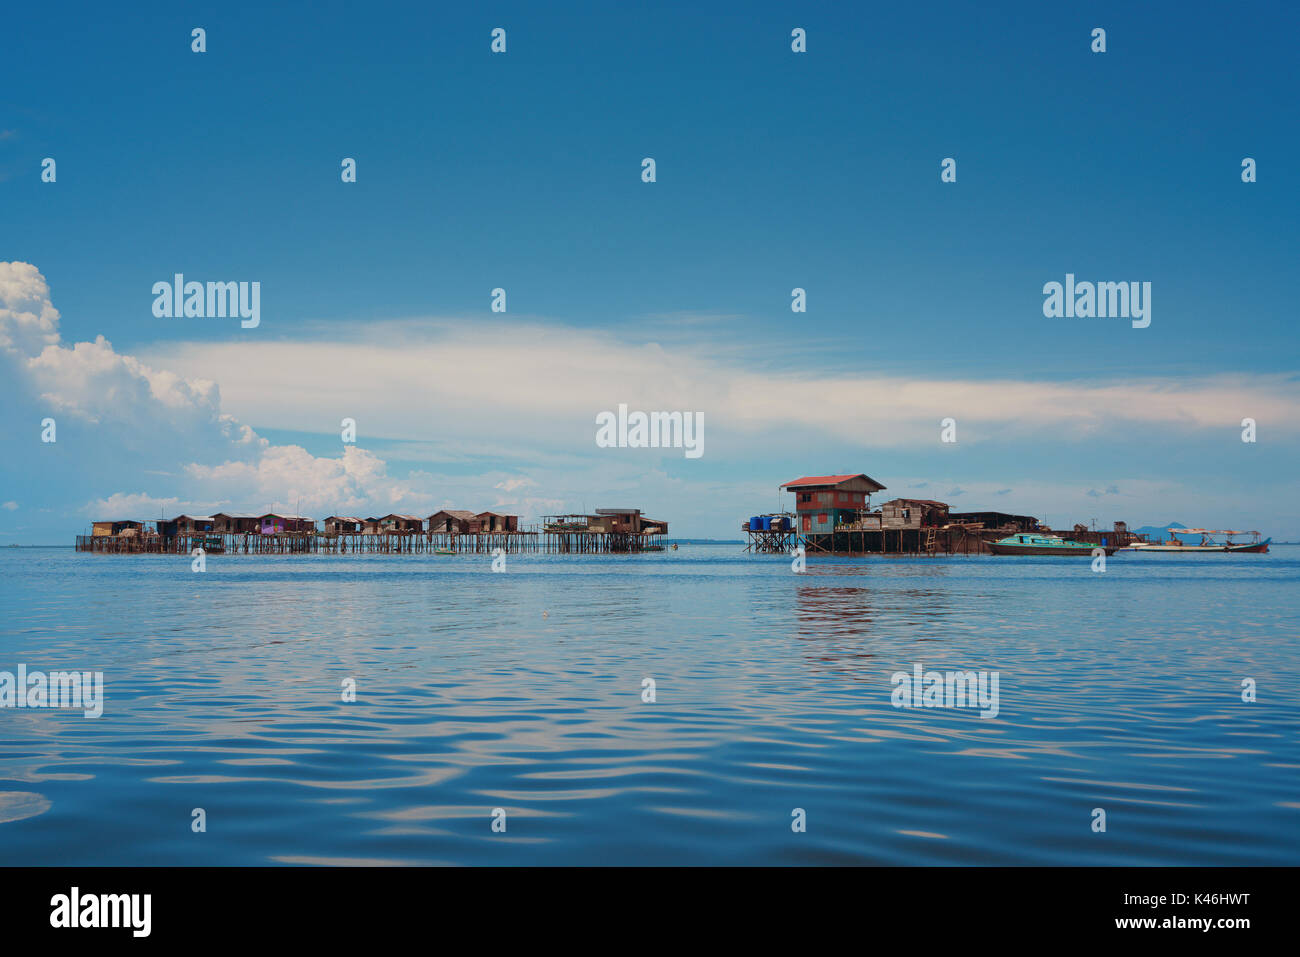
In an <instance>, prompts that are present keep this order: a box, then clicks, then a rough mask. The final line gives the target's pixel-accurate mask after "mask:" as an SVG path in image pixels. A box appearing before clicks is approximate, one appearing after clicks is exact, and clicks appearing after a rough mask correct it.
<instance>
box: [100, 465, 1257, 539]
mask: <svg viewBox="0 0 1300 957" xmlns="http://www.w3.org/2000/svg"><path fill="white" fill-rule="evenodd" d="M778 489H779V491H781V492H784V493H789V494H791V495H792V496H793V497H794V502H793V505H794V508H793V510H792V511H786V510H778V511H775V512H768V513H763V514H757V515H751V516H750V517H749V518H748V519H747V520H746V521H744V522H742V523H741V526H740V528H741V531H742V532H743V533H744V535H745V539H744V544H745V548H744V551H745V552H748V553H751V554H788V553H790V552H792V551H793V550H795V549H796V548H799V547H802V548H804V549H805V551H806V553H807V554H808V555H816V554H824V555H848V556H853V555H931V556H935V555H1013V554H1026V555H1071V554H1073V555H1089V554H1092V553H1093V551H1094V550H1096V549H1100V550H1102V551H1104V552H1105V553H1106V554H1112V553H1114V552H1115V551H1119V550H1125V551H1152V552H1162V551H1173V552H1225V551H1231V552H1256V553H1258V552H1267V551H1268V545H1269V540H1268V539H1265V540H1264V541H1260V539H1259V533H1258V532H1235V531H1230V530H1225V531H1221V532H1220V531H1216V530H1211V529H1185V528H1181V527H1175V528H1170V529H1169V532H1170V538H1169V541H1167V542H1165V541H1160V542H1152V541H1150V540H1149V539H1148V537H1147V535H1145V534H1141V533H1137V532H1131V531H1129V529H1128V526H1127V525H1126V523H1124V522H1119V521H1117V522H1115V523H1114V525H1113V527H1112V528H1110V529H1101V530H1099V529H1096V528H1089V527H1088V526H1086V525H1083V524H1076V525H1075V526H1074V527H1073V528H1072V529H1069V530H1068V531H1067V530H1059V531H1058V530H1053V529H1051V528H1047V527H1045V525H1044V523H1041V522H1039V520H1038V519H1037V518H1035V517H1034V516H1032V515H1017V514H1013V513H1010V512H1000V511H971V512H954V511H952V510H951V508H950V507H949V505H948V504H947V503H945V502H939V501H935V500H932V499H915V498H895V499H891V500H889V501H886V502H883V503H882V504H881V505H880V506H879V507H877V508H873V507H872V504H871V496H872V495H873V494H878V493H879V492H882V491H884V490H885V486H884V485H882V484H881V483H879V482H877V481H876V480H875V479H873V478H871V477H870V476H868V475H865V474H862V473H858V474H856V475H852V474H847V475H812V476H803V477H801V478H797V479H792V480H791V481H789V482H785V483H783V484H782V485H780V486H778ZM90 532H91V533H90V534H89V535H78V536H77V544H76V547H77V550H78V551H83V552H96V553H101V554H148V553H163V554H167V553H171V554H189V553H190V552H191V551H192V550H193V549H195V548H202V549H204V551H206V552H209V553H214V554H222V553H227V554H239V553H243V554H308V553H311V554H315V553H326V554H329V553H338V554H347V553H352V554H356V553H382V554H422V553H432V554H443V555H453V554H458V553H480V552H495V551H496V550H498V549H500V550H501V551H503V552H528V551H535V552H554V553H567V554H589V553H593V554H594V553H634V552H657V551H663V550H664V548H665V545H666V540H667V535H668V523H667V522H666V521H661V520H657V519H651V518H648V517H647V516H645V515H643V514H642V512H641V510H640V509H637V508H598V509H596V510H595V512H593V513H591V514H560V515H545V516H543V517H542V521H541V522H540V523H537V524H533V525H524V524H521V523H520V520H519V516H518V515H511V514H505V513H501V512H494V511H485V512H472V511H468V510H464V509H442V510H440V511H437V512H434V513H433V514H432V515H429V516H427V517H424V518H422V517H420V516H416V515H403V514H397V513H393V514H389V515H385V516H382V517H379V518H373V517H371V518H360V517H356V516H347V515H331V516H329V517H328V518H326V519H325V520H324V522H323V527H318V526H317V523H316V520H315V519H313V518H310V517H307V516H303V515H297V514H288V513H280V512H267V513H264V514H244V513H233V512H217V513H214V514H212V515H177V516H176V517H174V518H170V519H159V520H157V521H153V522H148V521H143V520H138V519H104V520H100V521H95V522H93V523H91V529H90ZM1177 534H1199V535H1200V536H1201V542H1200V544H1194V543H1187V542H1184V541H1182V540H1180V539H1178V538H1177V537H1176V536H1177ZM1215 534H1222V535H1225V536H1233V535H1252V536H1253V540H1252V541H1251V542H1249V543H1234V542H1232V540H1231V538H1230V537H1229V538H1227V539H1225V541H1223V542H1219V541H1216V540H1215V539H1213V538H1212V536H1213V535H1215ZM671 547H672V548H676V547H677V546H676V545H672V546H671Z"/></svg>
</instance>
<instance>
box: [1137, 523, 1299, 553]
mask: <svg viewBox="0 0 1300 957" xmlns="http://www.w3.org/2000/svg"><path fill="white" fill-rule="evenodd" d="M1178 535H1200V536H1201V541H1200V543H1199V544H1196V545H1189V544H1188V543H1186V542H1182V541H1179V539H1178ZM1211 535H1224V536H1227V537H1226V539H1225V540H1224V541H1222V542H1216V541H1214V540H1213V539H1212V538H1211V537H1210V536H1211ZM1233 535H1253V536H1254V540H1253V541H1250V542H1234V541H1232V536H1233ZM1272 541H1273V539H1272V538H1266V539H1264V540H1263V541H1262V542H1261V541H1260V540H1259V532H1234V531H1231V530H1230V529H1213V528H1178V527H1173V528H1170V529H1169V541H1167V542H1134V543H1133V544H1132V545H1130V546H1129V549H1130V550H1131V551H1135V552H1218V553H1220V554H1222V553H1223V552H1250V553H1254V554H1263V553H1264V552H1267V551H1268V546H1269V543H1270V542H1272Z"/></svg>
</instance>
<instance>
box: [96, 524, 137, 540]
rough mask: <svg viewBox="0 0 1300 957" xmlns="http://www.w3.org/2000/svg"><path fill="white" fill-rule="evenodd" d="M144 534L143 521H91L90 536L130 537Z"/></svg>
mask: <svg viewBox="0 0 1300 957" xmlns="http://www.w3.org/2000/svg"><path fill="white" fill-rule="evenodd" d="M143 534H144V522H133V521H129V520H127V521H121V522H92V523H91V535H92V536H114V535H116V536H119V537H123V538H131V537H134V536H137V535H143Z"/></svg>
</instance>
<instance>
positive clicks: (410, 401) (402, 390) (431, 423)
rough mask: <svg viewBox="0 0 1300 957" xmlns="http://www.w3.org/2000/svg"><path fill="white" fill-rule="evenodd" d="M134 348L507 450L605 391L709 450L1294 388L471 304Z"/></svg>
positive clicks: (1083, 416)
mask: <svg viewBox="0 0 1300 957" xmlns="http://www.w3.org/2000/svg"><path fill="white" fill-rule="evenodd" d="M150 355H151V357H152V358H153V359H154V360H155V361H157V362H158V363H159V364H165V365H166V366H167V367H169V368H174V369H178V370H181V371H182V372H184V371H186V370H188V371H189V372H191V373H196V372H198V371H199V370H211V373H212V374H213V375H214V376H216V377H217V378H218V379H219V380H220V382H221V385H222V395H223V401H224V405H225V408H227V409H228V410H229V411H232V412H233V413H234V414H236V415H238V416H239V417H240V419H242V420H244V421H249V422H253V423H256V424H257V425H258V426H259V427H271V426H274V427H276V428H284V429H295V430H302V431H309V432H317V433H319V432H323V431H326V430H327V429H330V428H333V427H334V422H336V421H337V419H338V418H339V416H342V415H349V416H352V417H354V418H356V419H357V420H358V423H359V424H360V426H361V427H362V428H363V429H364V430H365V431H366V432H368V434H370V435H373V436H380V437H384V438H394V439H406V440H414V441H419V442H433V441H443V442H447V441H449V440H455V441H470V440H473V441H474V442H476V443H479V442H483V441H490V442H494V443H496V444H499V445H503V446H507V447H512V448H513V449H514V451H515V452H516V453H523V454H524V455H529V454H534V453H536V454H544V451H545V450H546V449H551V450H554V449H556V448H560V449H575V448H583V449H585V446H586V445H587V444H588V443H590V442H591V441H592V436H593V435H594V425H593V423H594V419H595V415H596V413H598V412H600V411H602V410H606V409H610V410H612V409H615V408H616V407H617V405H618V403H620V402H626V403H628V405H629V407H631V408H633V409H638V408H639V409H665V410H668V409H679V410H683V411H686V410H690V411H696V412H702V413H704V416H705V422H706V428H707V430H708V433H709V437H708V442H709V446H708V448H709V450H710V452H711V453H713V452H715V451H716V450H720V449H731V448H734V447H735V446H736V445H737V444H739V443H742V442H750V441H752V437H753V435H754V434H755V433H760V432H763V433H770V432H772V431H773V430H779V429H783V430H786V432H787V434H791V435H800V434H804V433H805V432H806V431H807V430H813V431H815V432H817V433H820V434H822V435H824V436H826V437H830V438H836V439H840V440H852V441H863V442H866V444H868V445H870V446H871V447H874V448H888V447H903V446H924V445H933V444H934V442H935V441H936V439H935V436H936V435H937V434H938V429H939V421H940V420H941V419H943V418H945V417H948V416H953V417H955V418H956V419H957V421H958V428H959V435H960V437H961V441H962V442H964V443H967V442H978V441H981V440H983V439H986V438H988V437H989V436H991V435H994V434H997V435H999V436H1005V435H1007V434H1009V433H1015V434H1018V435H1029V434H1047V435H1049V436H1051V437H1054V438H1068V437H1074V438H1085V437H1094V436H1096V435H1097V434H1099V433H1102V432H1105V431H1106V430H1108V429H1113V428H1115V427H1118V426H1123V425H1125V424H1126V423H1141V424H1146V425H1152V426H1159V427H1167V428H1171V429H1178V430H1184V431H1185V430H1194V429H1209V428H1214V429H1227V428H1234V427H1237V426H1238V424H1239V422H1240V419H1241V416H1242V415H1244V414H1247V412H1248V413H1249V414H1250V415H1251V416H1252V417H1254V418H1256V419H1258V420H1260V421H1261V422H1262V421H1268V422H1270V423H1271V424H1272V426H1273V427H1274V428H1279V429H1288V430H1291V429H1294V427H1295V426H1294V422H1295V416H1294V415H1293V414H1292V411H1293V409H1294V408H1295V406H1296V404H1297V402H1298V401H1300V387H1298V386H1297V383H1296V381H1295V380H1294V378H1293V377H1290V376H1285V375H1275V376H1245V375H1231V374H1225V375H1222V376H1217V377H1212V378H1208V379H1196V380H1186V379H1179V380H1168V379H1160V378H1155V377H1151V378H1145V379H1133V378H1129V379H1125V380H1123V381H1113V382H1106V381H1093V382H1046V381H1043V382H1035V381H1023V380H1007V379H1002V380H969V379H968V380H942V379H921V378H916V377H903V376H898V375H891V374H875V373H873V372H871V371H870V370H864V372H862V373H861V374H858V375H853V376H848V375H828V374H825V373H823V372H822V371H821V370H820V369H818V368H816V367H813V368H805V369H787V370H785V371H773V370H771V369H764V370H762V371H754V367H753V364H752V363H751V362H750V361H748V360H747V359H746V358H745V357H743V356H727V357H725V358H723V357H721V356H715V355H712V354H707V353H703V352H701V351H700V350H699V349H698V348H694V349H692V348H688V347H686V346H684V345H677V346H672V347H668V346H664V345H661V344H658V343H644V342H628V341H624V340H621V339H620V338H618V337H617V336H616V335H615V334H613V333H598V332H592V331H590V330H582V329H575V328H565V327H557V326H555V325H545V326H543V325H540V324H530V323H517V322H515V323H508V322H504V321H497V322H488V321H483V320H474V321H472V322H456V323H452V322H449V321H434V320H427V321H406V322H392V323H379V324H376V325H373V326H369V327H368V331H367V333H366V335H365V336H364V338H349V339H343V340H335V341H308V342H297V341H295V342H266V343H263V344H259V346H258V348H257V350H256V351H255V352H250V350H249V349H248V348H247V346H246V345H245V344H244V343H240V342H232V343H210V342H204V343H202V344H198V343H172V344H168V345H165V346H163V345H160V346H155V347H154V348H153V349H152V350H150ZM322 369H327V370H337V371H336V372H334V373H325V374H322V373H321V370H322ZM1240 410H1247V411H1240Z"/></svg>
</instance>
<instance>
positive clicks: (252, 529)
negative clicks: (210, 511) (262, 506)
mask: <svg viewBox="0 0 1300 957" xmlns="http://www.w3.org/2000/svg"><path fill="white" fill-rule="evenodd" d="M261 521H262V517H261V516H260V515H249V514H247V513H245V512H217V514H216V515H213V516H212V526H213V527H212V530H213V531H214V532H216V533H217V534H218V535H256V534H258V532H260V531H261Z"/></svg>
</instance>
